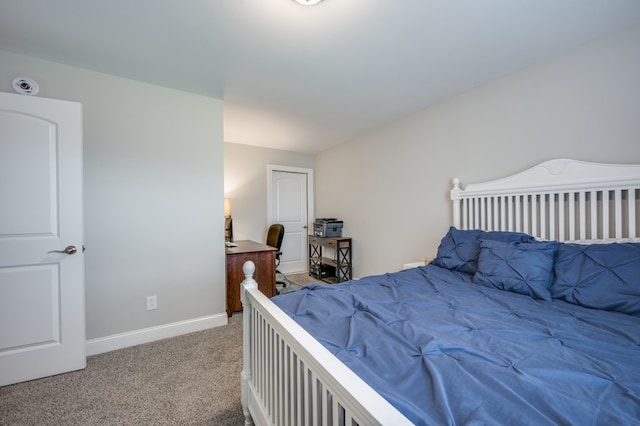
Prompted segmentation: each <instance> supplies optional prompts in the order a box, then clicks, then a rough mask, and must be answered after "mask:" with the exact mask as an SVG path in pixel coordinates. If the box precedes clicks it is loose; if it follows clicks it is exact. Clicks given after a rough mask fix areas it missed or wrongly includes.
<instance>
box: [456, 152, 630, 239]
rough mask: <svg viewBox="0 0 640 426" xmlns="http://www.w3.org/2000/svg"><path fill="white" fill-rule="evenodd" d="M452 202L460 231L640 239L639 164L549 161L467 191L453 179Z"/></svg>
mask: <svg viewBox="0 0 640 426" xmlns="http://www.w3.org/2000/svg"><path fill="white" fill-rule="evenodd" d="M451 200H452V201H453V224H454V226H455V227H457V228H459V229H485V230H494V231H519V232H525V233H528V234H531V235H534V236H536V237H539V238H542V239H548V240H557V241H580V240H609V239H615V240H634V239H638V237H639V235H640V215H639V212H640V165H630V164H629V165H626V164H600V163H587V162H583V161H576V160H568V159H559V160H551V161H547V162H544V163H542V164H539V165H537V166H535V167H533V168H531V169H529V170H526V171H524V172H521V173H518V174H516V175H513V176H509V177H507V178H503V179H498V180H494V181H490V182H484V183H478V184H471V185H467V187H466V188H464V189H462V188H461V185H460V180H459V179H454V180H453V189H452V190H451Z"/></svg>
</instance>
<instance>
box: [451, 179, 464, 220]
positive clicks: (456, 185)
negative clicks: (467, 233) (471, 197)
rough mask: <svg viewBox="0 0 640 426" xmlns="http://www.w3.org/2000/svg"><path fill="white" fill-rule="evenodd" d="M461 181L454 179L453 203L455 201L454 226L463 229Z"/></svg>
mask: <svg viewBox="0 0 640 426" xmlns="http://www.w3.org/2000/svg"><path fill="white" fill-rule="evenodd" d="M461 190H462V189H461V188H460V179H458V178H454V179H453V189H451V201H453V226H455V227H456V228H458V229H462V226H461V225H462V223H461V217H460V191H461Z"/></svg>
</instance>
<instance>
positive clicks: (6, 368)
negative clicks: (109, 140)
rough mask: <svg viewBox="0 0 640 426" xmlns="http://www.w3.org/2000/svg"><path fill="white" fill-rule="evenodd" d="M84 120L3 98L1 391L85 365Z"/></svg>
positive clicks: (77, 108) (76, 110)
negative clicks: (10, 385)
mask: <svg viewBox="0 0 640 426" xmlns="http://www.w3.org/2000/svg"><path fill="white" fill-rule="evenodd" d="M81 120H82V106H81V105H80V104H78V103H76V102H67V101H59V100H54V99H44V98H36V97H32V96H24V95H14V94H10V93H0V386H3V385H7V384H10V383H17V382H21V381H25V380H31V379H35V378H39V377H44V376H49V375H53V374H58V373H63V372H66V371H72V370H78V369H81V368H84V367H85V365H86V357H85V317H84V255H83V253H82V252H83V246H82V244H83V217H82V121H81ZM54 250H59V251H62V253H58V252H54ZM65 250H66V252H65Z"/></svg>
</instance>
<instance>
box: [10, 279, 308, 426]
mask: <svg viewBox="0 0 640 426" xmlns="http://www.w3.org/2000/svg"><path fill="white" fill-rule="evenodd" d="M287 279H289V280H291V281H292V282H294V283H296V284H298V285H300V286H304V285H305V284H309V283H312V282H317V280H315V279H314V278H312V277H309V274H307V273H301V274H293V275H287ZM241 370H242V315H239V314H235V315H234V316H233V317H231V318H230V319H229V324H228V325H226V326H224V327H217V328H213V329H210V330H205V331H200V332H197V333H191V334H187V335H184V336H178V337H174V338H171V339H165V340H161V341H158V342H153V343H148V344H144V345H139V346H134V347H131V348H126V349H121V350H118V351H113V352H108V353H104V354H100V355H95V356H91V357H89V358H88V359H87V368H86V369H84V370H81V371H75V372H71V373H66V374H60V375H57V376H53V377H47V378H44V379H39V380H33V381H30V382H25V383H18V384H15V385H10V386H4V387H0V425H2V426H14V425H25V426H26V425H216V426H236V425H237V426H240V425H242V424H244V418H243V416H242V404H241V402H240V372H241Z"/></svg>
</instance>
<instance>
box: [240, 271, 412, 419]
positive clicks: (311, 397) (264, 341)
mask: <svg viewBox="0 0 640 426" xmlns="http://www.w3.org/2000/svg"><path fill="white" fill-rule="evenodd" d="M243 271H244V273H245V276H246V278H245V280H244V281H243V283H242V288H243V290H242V304H243V309H244V311H243V317H244V318H243V321H244V336H243V337H244V355H243V356H244V358H243V363H244V365H243V371H242V405H243V410H244V415H245V424H246V425H251V424H253V422H255V423H256V424H258V425H278V426H288V425H291V426H305V425H323V426H354V425H361V426H369V425H394V426H395V425H410V424H411V422H410V421H409V420H407V418H406V417H404V416H403V415H402V414H401V413H400V412H399V411H398V410H397V409H396V408H395V407H393V406H392V405H391V404H389V403H388V402H387V401H386V400H385V399H384V398H382V397H381V396H380V395H379V394H378V393H377V392H375V391H374V390H373V389H372V388H371V387H370V386H369V385H367V384H366V383H365V382H364V381H363V380H362V379H360V378H359V377H358V376H357V375H356V374H355V373H353V372H352V371H351V370H350V369H349V368H348V367H347V366H346V365H344V364H343V363H342V362H341V361H340V360H338V359H337V358H336V357H335V356H334V355H333V354H331V353H330V352H329V351H328V350H327V349H326V348H324V347H323V346H322V345H321V344H320V343H319V342H318V341H317V340H315V339H314V338H313V337H312V336H311V335H310V334H309V333H307V332H306V331H305V330H304V329H303V328H302V327H300V326H299V325H298V324H297V323H296V322H295V321H293V320H292V319H291V318H290V317H289V316H287V315H286V314H285V313H284V312H283V311H282V310H281V309H280V308H278V307H277V306H276V305H275V304H273V302H271V301H270V300H269V299H268V298H267V297H266V296H264V295H263V294H262V293H261V292H260V291H259V290H258V287H257V284H256V282H255V280H254V279H253V273H254V271H255V265H254V264H253V262H251V261H249V262H246V263H245V264H244V266H243Z"/></svg>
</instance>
